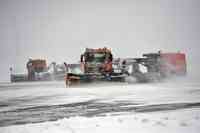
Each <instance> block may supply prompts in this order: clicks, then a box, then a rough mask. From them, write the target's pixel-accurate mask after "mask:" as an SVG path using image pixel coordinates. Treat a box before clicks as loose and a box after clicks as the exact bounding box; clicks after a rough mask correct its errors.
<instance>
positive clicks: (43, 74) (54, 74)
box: [10, 59, 65, 82]
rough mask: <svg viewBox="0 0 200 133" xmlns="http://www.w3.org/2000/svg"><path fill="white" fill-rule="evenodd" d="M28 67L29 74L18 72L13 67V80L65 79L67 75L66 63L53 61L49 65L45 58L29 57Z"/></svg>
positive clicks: (11, 71) (11, 76)
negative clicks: (61, 63)
mask: <svg viewBox="0 0 200 133" xmlns="http://www.w3.org/2000/svg"><path fill="white" fill-rule="evenodd" d="M26 69H27V74H16V73H14V72H13V68H10V73H11V74H10V80H11V82H26V81H52V80H63V79H64V77H65V66H64V65H60V64H56V63H55V62H52V63H51V64H50V65H49V66H47V63H46V60H44V59H29V61H28V62H27V64H26Z"/></svg>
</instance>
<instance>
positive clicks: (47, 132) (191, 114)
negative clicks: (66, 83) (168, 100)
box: [0, 109, 200, 133]
mask: <svg viewBox="0 0 200 133" xmlns="http://www.w3.org/2000/svg"><path fill="white" fill-rule="evenodd" d="M199 130H200V109H185V110H177V111H170V112H154V113H128V114H120V115H118V114H110V115H106V116H102V117H92V118H86V117H73V118H69V119H67V118H65V119H62V120H58V121H55V122H45V123H36V124H27V125H19V126H9V127H1V128H0V133H94V132H95V133H107V132H108V133H110V132H113V133H122V132H123V133H133V132H138V133H160V132H162V133H169V132H170V133H199Z"/></svg>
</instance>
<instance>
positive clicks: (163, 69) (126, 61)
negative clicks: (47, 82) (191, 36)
mask: <svg viewBox="0 0 200 133" xmlns="http://www.w3.org/2000/svg"><path fill="white" fill-rule="evenodd" d="M65 66H66V70H67V71H66V77H65V82H66V86H70V85H72V84H77V83H81V82H92V81H120V82H125V81H126V78H127V77H134V78H135V79H136V80H137V81H138V82H149V81H155V80H161V79H163V78H166V77H169V76H171V75H186V57H185V54H184V53H180V52H177V53H162V52H161V51H159V52H158V53H148V54H143V57H142V58H123V59H122V58H113V54H112V52H111V50H110V49H107V48H98V49H89V48H86V50H85V52H84V53H83V54H82V55H81V58H80V63H78V64H65Z"/></svg>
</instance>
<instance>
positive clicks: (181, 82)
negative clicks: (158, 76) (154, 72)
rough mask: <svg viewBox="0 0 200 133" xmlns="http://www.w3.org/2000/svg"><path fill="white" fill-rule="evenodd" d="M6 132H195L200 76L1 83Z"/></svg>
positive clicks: (1, 124) (1, 125) (1, 127)
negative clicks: (131, 80)
mask: <svg viewBox="0 0 200 133" xmlns="http://www.w3.org/2000/svg"><path fill="white" fill-rule="evenodd" d="M0 97H1V99H0V133H29V132H34V133H35V132H42V133H43V132H44V133H51V132H52V133H57V132H65V133H67V132H69V133H71V132H72V133H79V132H81V133H85V132H87V133H90V132H92V133H93V132H116V133H117V132H120V133H121V132H126V133H129V132H142V133H143V132H148V133H149V132H153V133H154V132H174V133H177V132H178V133H182V132H194V133H198V132H199V130H200V124H199V123H200V82H198V80H197V81H195V80H188V79H178V80H177V79H174V80H170V81H166V82H163V83H148V84H138V83H135V84H126V83H105V84H95V83H94V84H90V85H84V86H74V87H71V88H65V85H64V83H63V82H39V83H14V84H9V83H1V84H0Z"/></svg>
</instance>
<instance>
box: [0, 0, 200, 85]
mask: <svg viewBox="0 0 200 133" xmlns="http://www.w3.org/2000/svg"><path fill="white" fill-rule="evenodd" d="M0 20H1V21H0V60H1V63H0V68H1V69H0V73H1V75H0V81H2V80H8V79H9V67H10V66H12V67H14V68H15V69H16V71H18V72H23V70H24V69H25V64H26V61H27V60H28V58H29V57H32V58H45V59H47V60H48V62H49V63H50V62H51V61H57V62H63V61H66V62H77V61H78V60H79V56H80V53H81V52H82V51H83V50H84V48H85V47H104V46H107V47H110V48H112V50H113V52H114V56H115V57H137V56H138V57H139V56H141V55H142V54H143V53H145V52H156V51H158V50H160V49H161V50H163V51H167V52H170V51H172V52H174V51H179V50H180V51H183V52H185V53H186V54H187V59H188V69H189V72H191V73H195V74H196V75H200V72H199V71H198V69H197V68H199V67H200V63H199V58H200V51H199V50H200V43H199V42H200V26H199V24H200V1H199V0H0Z"/></svg>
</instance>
